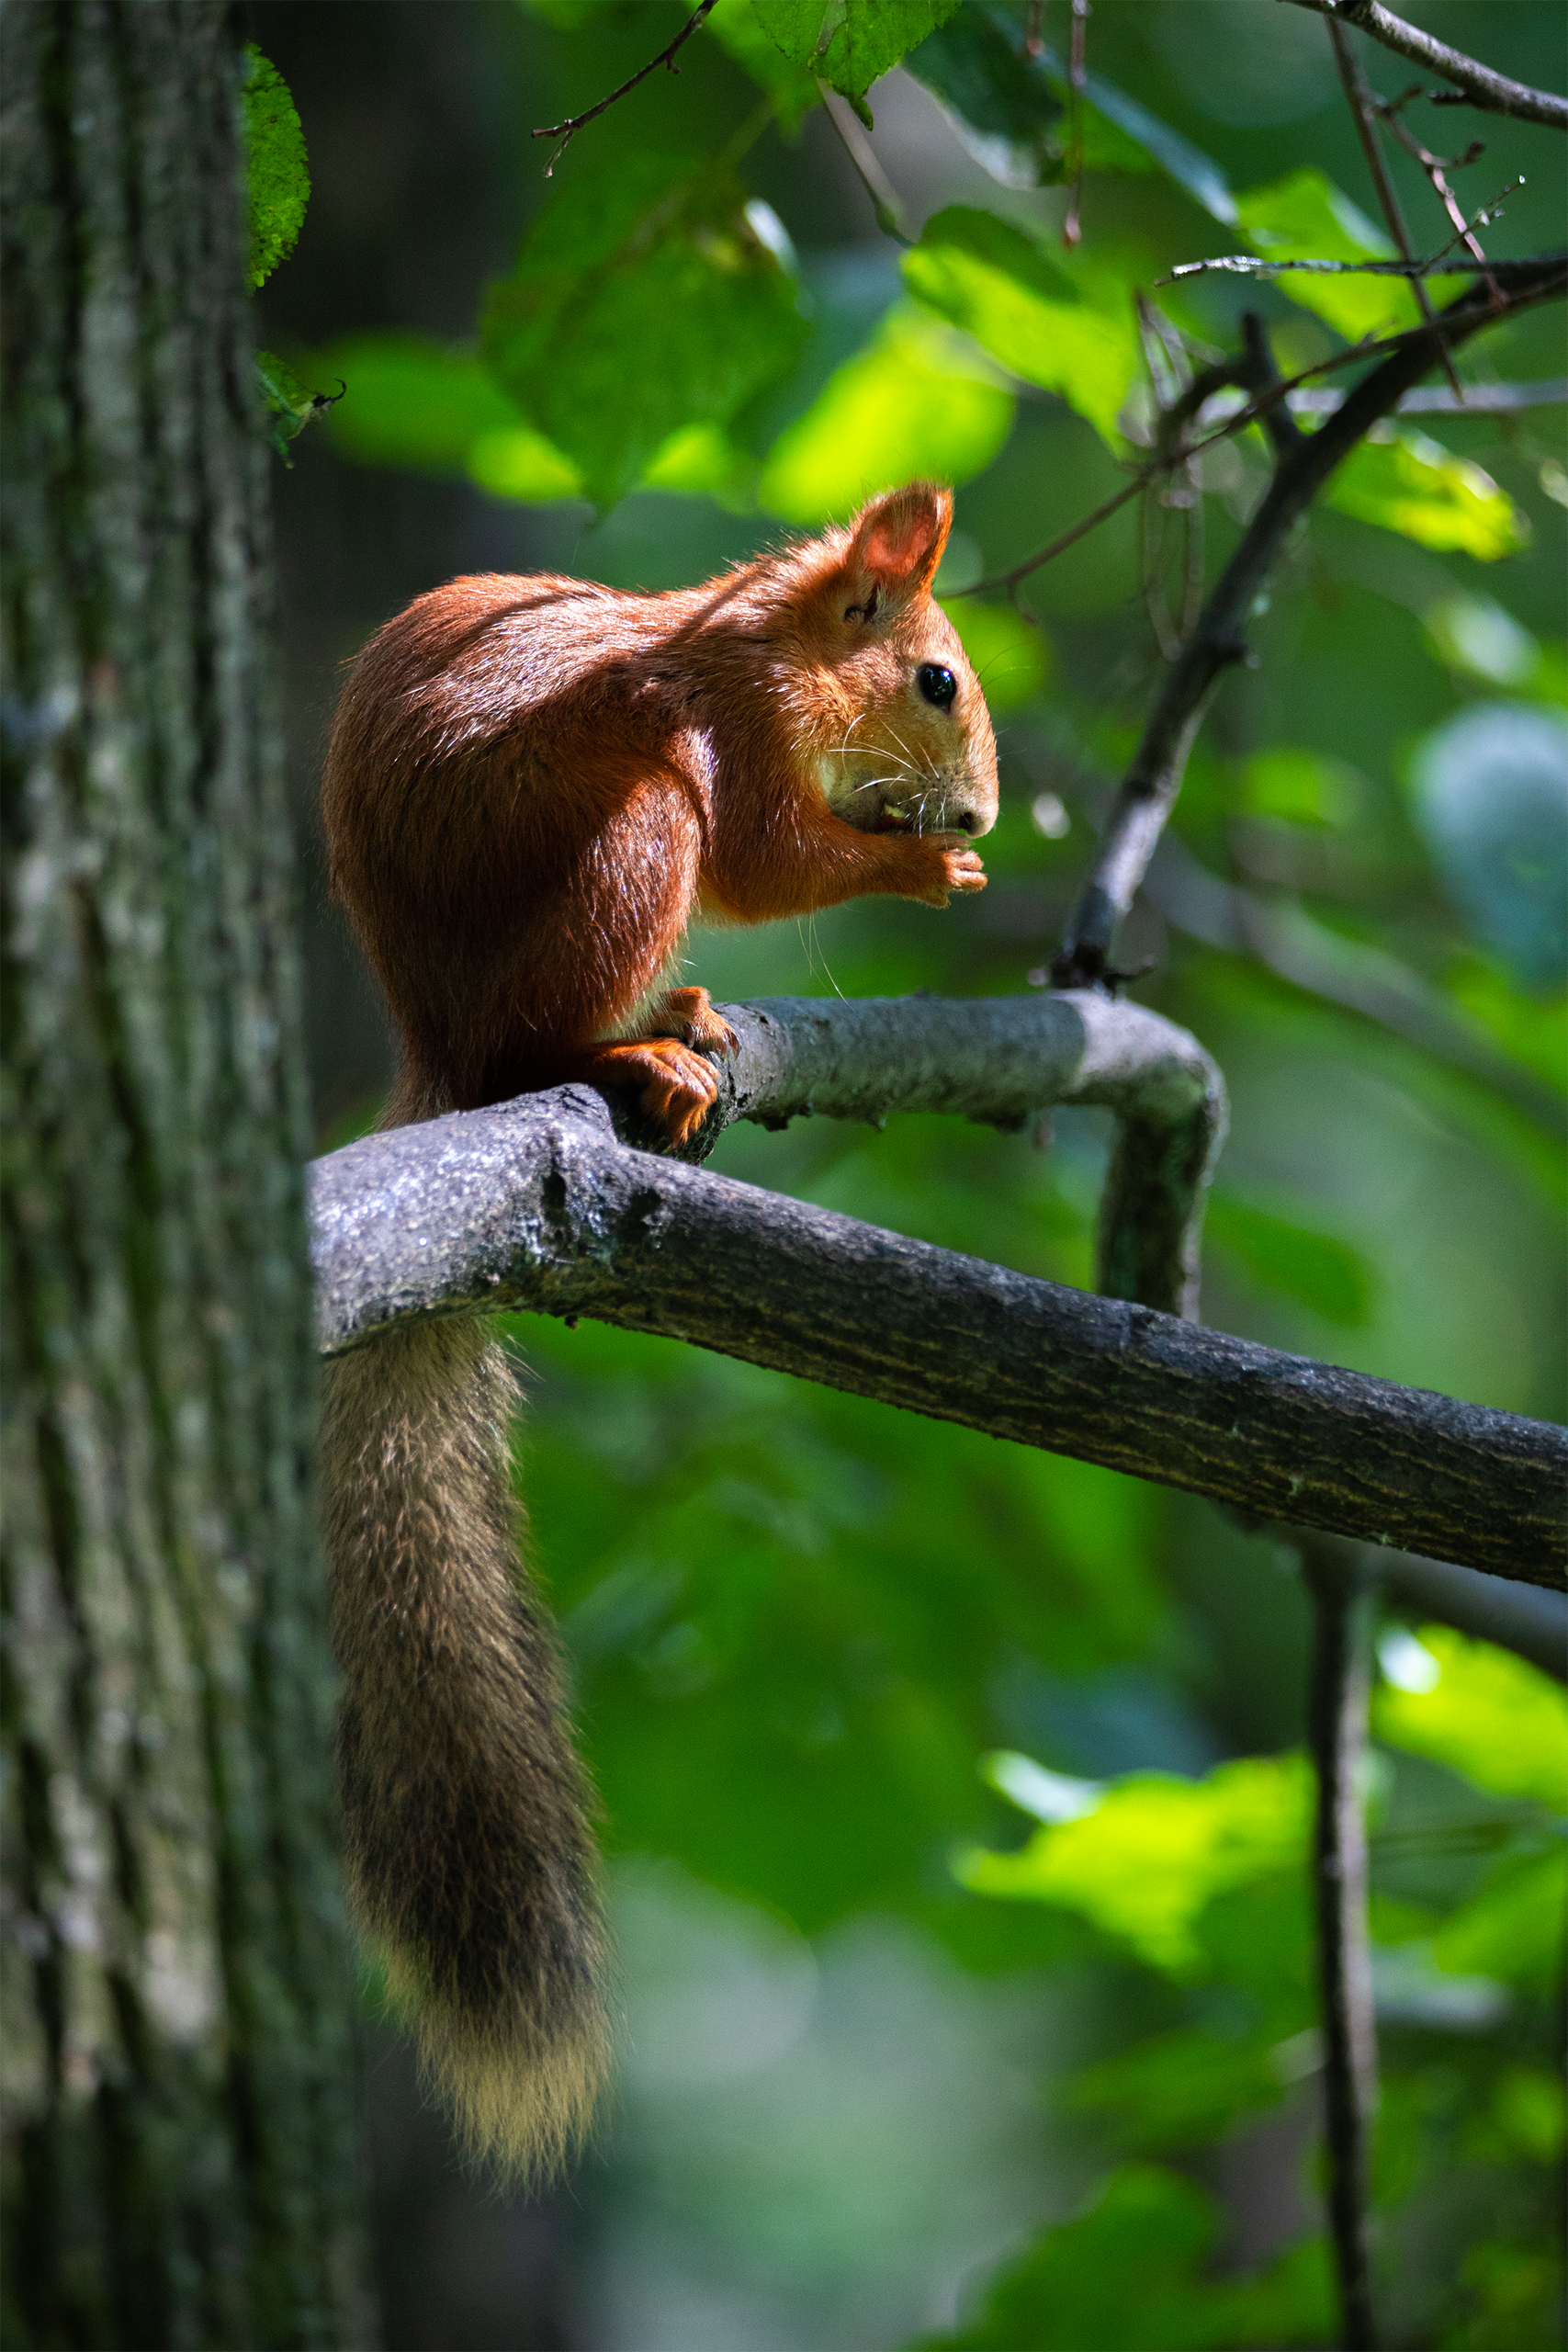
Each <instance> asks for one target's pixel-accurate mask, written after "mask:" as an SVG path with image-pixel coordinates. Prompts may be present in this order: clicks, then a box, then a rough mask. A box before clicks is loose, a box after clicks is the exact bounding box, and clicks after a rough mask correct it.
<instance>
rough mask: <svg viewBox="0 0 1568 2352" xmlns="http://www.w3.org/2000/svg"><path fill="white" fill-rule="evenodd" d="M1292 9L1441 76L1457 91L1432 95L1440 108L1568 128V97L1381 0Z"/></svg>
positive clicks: (1298, 1)
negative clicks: (1437, 35) (1536, 86)
mask: <svg viewBox="0 0 1568 2352" xmlns="http://www.w3.org/2000/svg"><path fill="white" fill-rule="evenodd" d="M1292 6H1295V7H1298V8H1311V9H1312V10H1313V11H1314V13H1315V14H1316V15H1317V16H1320V17H1333V18H1334V19H1335V20H1336V21H1337V23H1339V24H1342V25H1353V26H1354V27H1355V28H1356V30H1357V31H1358V32H1363V33H1366V34H1367V35H1368V36H1369V38H1370V39H1371V40H1375V41H1381V42H1382V46H1383V47H1384V49H1392V50H1395V51H1397V52H1398V54H1399V55H1400V56H1401V57H1407V58H1408V59H1409V60H1410V62H1411V63H1412V64H1413V65H1421V66H1424V67H1425V68H1426V69H1427V72H1428V73H1431V74H1441V75H1442V77H1443V79H1444V81H1445V82H1451V83H1453V84H1454V85H1455V89H1454V91H1453V92H1450V91H1442V92H1436V93H1431V94H1429V95H1431V96H1434V97H1435V99H1436V102H1437V104H1438V105H1439V106H1443V105H1447V106H1460V105H1465V106H1472V107H1480V108H1481V109H1482V111H1483V113H1486V114H1506V115H1512V116H1514V117H1515V118H1516V119H1517V120H1518V121H1520V122H1543V123H1546V124H1548V125H1549V126H1550V127H1551V129H1552V130H1568V98H1560V97H1559V96H1557V94H1556V92H1555V91H1554V90H1532V89H1531V88H1530V86H1529V84H1528V83H1527V82H1513V81H1510V80H1509V78H1508V76H1507V75H1506V74H1497V73H1495V72H1494V71H1493V69H1492V67H1491V66H1490V65H1483V64H1482V63H1481V62H1480V61H1479V60H1478V59H1476V58H1473V57H1466V56H1465V54H1464V52H1463V51H1462V50H1458V49H1450V47H1449V45H1448V43H1447V41H1442V40H1435V39H1434V38H1433V36H1432V35H1431V34H1430V33H1424V32H1422V31H1421V29H1420V28H1419V27H1418V26H1416V25H1410V24H1406V23H1405V21H1404V17H1396V16H1394V15H1393V13H1392V11H1391V10H1389V9H1387V8H1385V7H1383V6H1382V5H1381V0H1292ZM1456 93H1457V95H1456Z"/></svg>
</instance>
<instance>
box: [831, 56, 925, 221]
mask: <svg viewBox="0 0 1568 2352" xmlns="http://www.w3.org/2000/svg"><path fill="white" fill-rule="evenodd" d="M817 87H818V92H819V94H820V96H821V99H822V107H823V111H824V112H825V114H826V115H827V117H828V119H829V122H830V123H831V124H832V126H833V128H834V130H836V131H837V132H838V134H839V139H840V144H841V145H842V147H843V151H844V153H845V154H846V155H847V156H848V157H849V159H850V162H851V163H852V164H853V166H854V169H855V175H856V177H857V178H858V179H859V181H860V184H861V186H862V187H863V188H864V190H865V192H866V194H867V196H868V197H870V198H871V209H872V211H873V212H874V214H875V216H876V225H877V227H878V228H879V229H880V230H881V232H882V233H883V235H884V236H885V237H891V238H892V240H893V242H894V243H895V244H897V245H907V244H908V243H911V239H910V237H909V234H908V231H907V230H906V228H905V226H904V208H903V206H902V204H901V203H900V202H899V200H898V191H897V188H896V187H894V185H893V183H892V181H891V180H890V179H889V178H888V176H887V175H886V172H885V171H884V170H883V168H882V165H881V163H880V162H879V161H878V158H877V153H876V150H875V148H874V146H873V145H872V143H871V141H870V140H869V139H868V138H867V137H866V135H865V131H864V130H863V127H862V125H861V123H860V121H859V119H858V118H857V117H856V115H855V113H854V111H853V109H852V107H849V106H848V105H846V103H845V101H844V100H843V99H842V98H840V96H839V94H838V92H837V91H836V90H830V89H829V87H828V85H827V84H826V83H825V82H818V85H817Z"/></svg>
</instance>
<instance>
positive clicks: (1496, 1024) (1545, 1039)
mask: <svg viewBox="0 0 1568 2352" xmlns="http://www.w3.org/2000/svg"><path fill="white" fill-rule="evenodd" d="M1445 985H1446V987H1447V989H1448V993H1449V995H1450V997H1451V998H1452V1000H1453V1001H1454V1003H1455V1004H1456V1005H1458V1006H1459V1007H1460V1008H1461V1011H1462V1012H1464V1013H1465V1015H1466V1016H1467V1017H1468V1019H1470V1020H1471V1021H1472V1022H1473V1023H1475V1025H1476V1027H1477V1028H1478V1029H1480V1030H1481V1031H1482V1033H1483V1035H1485V1036H1487V1037H1489V1038H1491V1039H1492V1040H1493V1041H1494V1042H1495V1044H1497V1045H1499V1046H1502V1048H1503V1050H1504V1052H1505V1053H1507V1054H1511V1055H1512V1056H1513V1057H1514V1059H1515V1060H1516V1061H1517V1062H1521V1063H1522V1064H1523V1065H1524V1067H1525V1069H1530V1070H1533V1071H1534V1072H1535V1074H1536V1076H1537V1077H1538V1078H1540V1079H1544V1080H1545V1081H1546V1083H1547V1085H1548V1086H1551V1087H1555V1088H1556V1089H1557V1091H1558V1092H1559V1093H1561V1092H1562V1090H1563V1088H1564V1086H1565V1085H1568V996H1558V997H1556V998H1553V999H1551V1000H1549V1001H1547V1002H1546V1003H1544V1004H1543V1003H1542V1002H1541V1001H1540V998H1539V997H1535V996H1530V995H1527V993H1526V992H1525V990H1524V989H1521V988H1518V987H1517V986H1516V985H1515V983H1514V982H1513V981H1512V980H1511V979H1510V978H1509V977H1508V975H1507V974H1506V972H1505V971H1503V970H1502V969H1501V968H1500V967H1498V966H1497V965H1495V964H1489V963H1483V960H1482V959H1481V957H1480V956H1466V957H1465V958H1464V959H1463V960H1462V961H1461V963H1458V964H1456V965H1455V966H1454V967H1453V969H1452V970H1451V971H1450V973H1449V974H1448V976H1447V979H1446V983H1445Z"/></svg>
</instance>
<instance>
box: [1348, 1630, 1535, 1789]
mask: <svg viewBox="0 0 1568 2352" xmlns="http://www.w3.org/2000/svg"><path fill="white" fill-rule="evenodd" d="M1421 1653H1424V1658H1423V1657H1422V1656H1421V1655H1420V1654H1421ZM1372 1728H1373V1730H1374V1732H1375V1733H1376V1735H1377V1736H1378V1738H1379V1739H1383V1740H1387V1741H1388V1742H1389V1743H1390V1745H1391V1746H1392V1747H1405V1748H1408V1749H1410V1751H1411V1752H1412V1754H1414V1755H1416V1756H1427V1757H1430V1758H1432V1759H1433V1760H1434V1761H1435V1762H1436V1763H1438V1764H1446V1765H1447V1766H1448V1767H1449V1769H1450V1771H1454V1772H1461V1773H1463V1775H1464V1776H1465V1778H1466V1779H1467V1780H1470V1781H1474V1782H1475V1785H1476V1787H1477V1788H1481V1789H1485V1790H1487V1791H1488V1792H1489V1793H1490V1794H1491V1795H1493V1796H1497V1797H1531V1798H1533V1799H1534V1800H1535V1802H1536V1803H1537V1804H1544V1805H1550V1806H1551V1809H1552V1811H1553V1812H1555V1813H1568V1691H1564V1690H1563V1689H1562V1685H1561V1684H1560V1683H1557V1682H1553V1681H1552V1680H1551V1679H1550V1678H1549V1677H1548V1676H1547V1675H1544V1674H1542V1673H1540V1671H1539V1669H1538V1668H1535V1667H1533V1666H1527V1665H1526V1663H1525V1661H1524V1659H1523V1658H1521V1657H1515V1656H1514V1654H1513V1652H1512V1651H1511V1650H1502V1649H1496V1648H1495V1647H1494V1646H1493V1645H1492V1644H1491V1643H1490V1642H1472V1641H1471V1640H1469V1639H1468V1638H1467V1637H1466V1636H1465V1635H1464V1634H1456V1633H1454V1632H1453V1631H1451V1629H1450V1628H1449V1627H1448V1626H1445V1625H1425V1626H1423V1627H1422V1629H1421V1634H1420V1637H1419V1643H1418V1645H1417V1644H1416V1643H1413V1642H1411V1641H1409V1640H1408V1639H1407V1638H1406V1639H1404V1640H1402V1641H1401V1642H1399V1643H1397V1644H1395V1645H1385V1647H1384V1661H1383V1678H1382V1681H1381V1683H1380V1685H1379V1688H1378V1691H1377V1696H1376V1699H1375V1701H1374V1702H1373V1707H1372Z"/></svg>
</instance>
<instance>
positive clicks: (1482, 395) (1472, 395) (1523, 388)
mask: <svg viewBox="0 0 1568 2352" xmlns="http://www.w3.org/2000/svg"><path fill="white" fill-rule="evenodd" d="M1564 401H1568V376H1557V377H1553V378H1551V379H1550V380H1548V381H1547V382H1544V383H1540V384H1466V385H1465V387H1464V396H1463V399H1462V400H1455V398H1454V396H1453V394H1452V392H1450V391H1447V390H1444V389H1443V387H1442V386H1441V385H1429V386H1427V387H1425V388H1421V389H1417V390H1416V391H1413V392H1406V393H1405V395H1404V399H1403V400H1402V401H1400V403H1399V406H1398V407H1397V408H1396V409H1395V410H1394V412H1393V413H1394V414H1395V416H1457V415H1460V414H1461V413H1462V414H1463V415H1465V416H1517V415H1518V414H1519V413H1520V412H1521V411H1522V410H1525V409H1530V408H1561V407H1562V405H1563V403H1564ZM1344 403H1345V395H1344V393H1343V392H1334V391H1321V392H1314V391H1301V392H1289V393H1287V394H1286V405H1287V407H1289V408H1290V409H1292V411H1293V412H1294V413H1295V414H1296V415H1297V416H1332V415H1333V413H1334V412H1335V410H1336V409H1337V408H1342V407H1343V406H1344Z"/></svg>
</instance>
